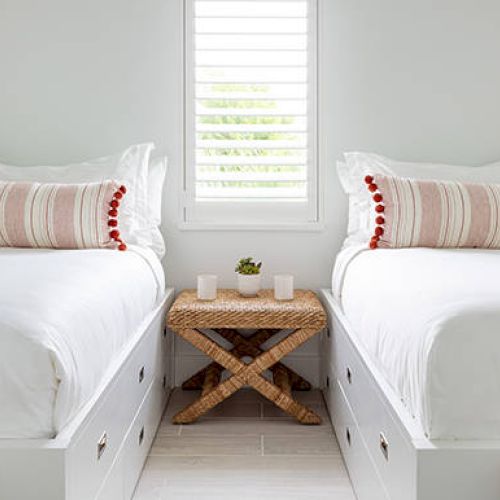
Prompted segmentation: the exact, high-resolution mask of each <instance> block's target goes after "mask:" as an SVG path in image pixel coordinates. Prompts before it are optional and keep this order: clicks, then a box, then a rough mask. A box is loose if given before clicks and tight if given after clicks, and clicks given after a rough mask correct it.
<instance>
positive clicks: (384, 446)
mask: <svg viewBox="0 0 500 500" xmlns="http://www.w3.org/2000/svg"><path fill="white" fill-rule="evenodd" d="M379 444H380V451H381V452H382V455H384V458H385V459H386V460H389V441H387V439H386V437H385V436H384V435H383V434H382V433H380V442H379Z"/></svg>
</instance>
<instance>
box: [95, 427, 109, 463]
mask: <svg viewBox="0 0 500 500" xmlns="http://www.w3.org/2000/svg"><path fill="white" fill-rule="evenodd" d="M107 445H108V435H107V434H106V433H104V434H103V435H102V436H101V439H99V441H98V442H97V460H100V459H101V457H102V455H103V453H104V452H105V451H106V446H107Z"/></svg>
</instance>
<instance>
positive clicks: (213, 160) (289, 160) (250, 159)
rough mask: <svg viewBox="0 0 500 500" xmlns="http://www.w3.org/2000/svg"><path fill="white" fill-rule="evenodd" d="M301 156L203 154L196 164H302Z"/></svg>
mask: <svg viewBox="0 0 500 500" xmlns="http://www.w3.org/2000/svg"><path fill="white" fill-rule="evenodd" d="M304 160H305V158H304V157H303V156H232V155H227V156H204V155H197V158H196V164H197V165H235V166H238V165H282V166H288V165H304V163H305V162H304Z"/></svg>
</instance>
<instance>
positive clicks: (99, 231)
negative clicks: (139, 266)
mask: <svg viewBox="0 0 500 500" xmlns="http://www.w3.org/2000/svg"><path fill="white" fill-rule="evenodd" d="M125 193H126V188H125V186H120V184H118V183H117V182H116V181H104V182H99V183H89V184H41V183H39V182H3V181H0V246H3V247H5V246H7V247H34V248H40V247H43V248H118V249H119V250H126V249H127V246H126V245H125V243H124V242H123V241H122V240H121V238H120V231H119V229H118V213H119V208H120V202H121V200H122V198H123V196H124V195H125Z"/></svg>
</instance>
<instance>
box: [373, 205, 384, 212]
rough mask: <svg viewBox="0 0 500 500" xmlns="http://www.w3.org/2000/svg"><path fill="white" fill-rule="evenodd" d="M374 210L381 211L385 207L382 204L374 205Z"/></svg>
mask: <svg viewBox="0 0 500 500" xmlns="http://www.w3.org/2000/svg"><path fill="white" fill-rule="evenodd" d="M375 210H376V211H377V212H378V213H382V212H383V211H384V210H385V207H384V205H377V206H376V207H375Z"/></svg>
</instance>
